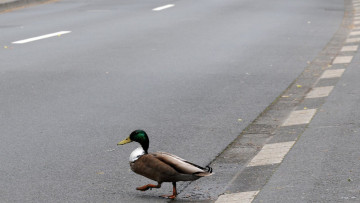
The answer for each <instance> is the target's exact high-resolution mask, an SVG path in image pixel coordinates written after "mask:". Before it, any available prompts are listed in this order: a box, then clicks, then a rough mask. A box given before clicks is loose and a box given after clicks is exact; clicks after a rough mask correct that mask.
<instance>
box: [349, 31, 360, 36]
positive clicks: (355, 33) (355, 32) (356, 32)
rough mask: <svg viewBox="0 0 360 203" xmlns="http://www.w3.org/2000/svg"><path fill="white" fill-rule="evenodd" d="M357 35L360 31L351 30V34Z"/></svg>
mask: <svg viewBox="0 0 360 203" xmlns="http://www.w3.org/2000/svg"><path fill="white" fill-rule="evenodd" d="M356 35H360V31H353V32H350V36H356Z"/></svg>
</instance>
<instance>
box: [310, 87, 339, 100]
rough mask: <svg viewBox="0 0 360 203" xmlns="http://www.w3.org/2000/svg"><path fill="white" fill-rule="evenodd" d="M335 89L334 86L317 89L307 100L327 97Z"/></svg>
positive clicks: (311, 92) (313, 90)
mask: <svg viewBox="0 0 360 203" xmlns="http://www.w3.org/2000/svg"><path fill="white" fill-rule="evenodd" d="M333 89H334V86H326V87H315V88H314V89H312V90H311V91H310V92H309V93H308V94H307V95H306V97H305V98H308V99H312V98H320V97H327V96H329V94H330V93H331V91H332V90H333Z"/></svg>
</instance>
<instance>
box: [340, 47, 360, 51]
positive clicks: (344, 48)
mask: <svg viewBox="0 0 360 203" xmlns="http://www.w3.org/2000/svg"><path fill="white" fill-rule="evenodd" d="M358 48H359V47H358V46H343V47H342V48H341V51H342V52H345V51H357V50H358Z"/></svg>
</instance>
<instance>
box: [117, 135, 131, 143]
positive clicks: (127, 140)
mask: <svg viewBox="0 0 360 203" xmlns="http://www.w3.org/2000/svg"><path fill="white" fill-rule="evenodd" d="M129 142H132V140H131V139H130V137H127V138H126V139H125V140H122V141H120V142H119V143H117V145H124V144H127V143H129Z"/></svg>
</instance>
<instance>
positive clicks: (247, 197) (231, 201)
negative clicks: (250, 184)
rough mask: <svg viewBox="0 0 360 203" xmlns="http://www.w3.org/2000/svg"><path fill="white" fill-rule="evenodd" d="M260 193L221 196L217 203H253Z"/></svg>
mask: <svg viewBox="0 0 360 203" xmlns="http://www.w3.org/2000/svg"><path fill="white" fill-rule="evenodd" d="M258 193H259V191H249V192H239V193H233V194H224V195H220V196H219V198H218V199H217V200H216V202H215V203H238V202H241V203H251V202H252V201H253V200H254V198H255V196H256V195H257V194H258Z"/></svg>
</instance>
